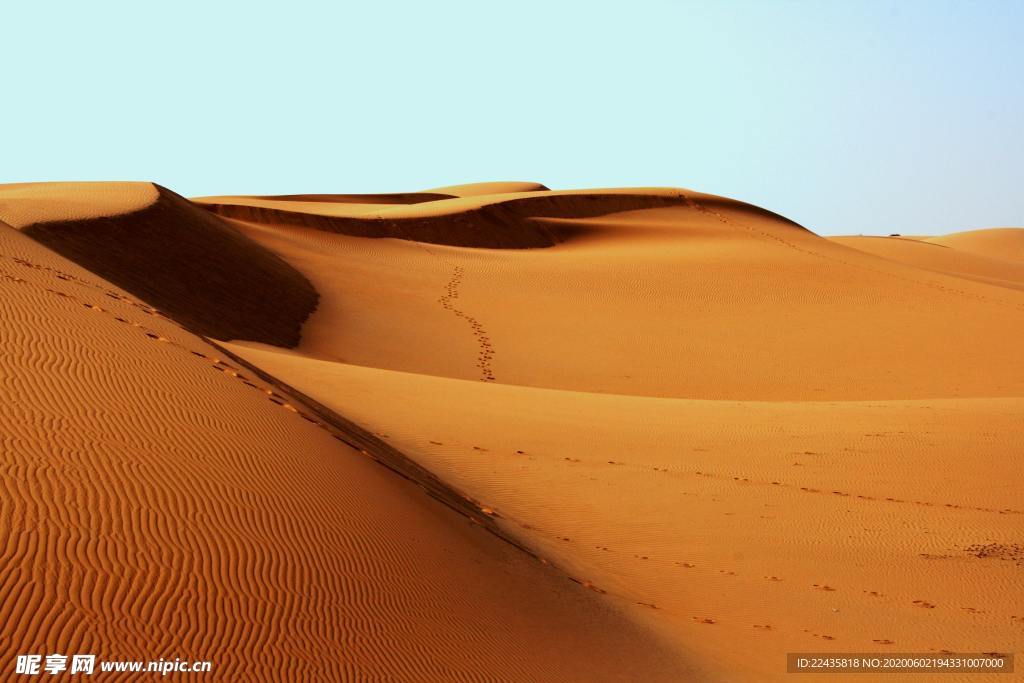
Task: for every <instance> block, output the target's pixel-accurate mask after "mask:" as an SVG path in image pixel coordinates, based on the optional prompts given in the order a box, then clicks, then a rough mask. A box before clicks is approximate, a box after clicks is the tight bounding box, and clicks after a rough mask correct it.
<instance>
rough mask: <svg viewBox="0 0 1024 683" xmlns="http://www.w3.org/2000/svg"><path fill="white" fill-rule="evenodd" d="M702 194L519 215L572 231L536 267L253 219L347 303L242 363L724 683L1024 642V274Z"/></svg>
mask: <svg viewBox="0 0 1024 683" xmlns="http://www.w3.org/2000/svg"><path fill="white" fill-rule="evenodd" d="M563 194H567V193H563ZM541 196H543V195H541ZM656 196H657V195H656ZM677 196H678V197H680V198H681V199H682V201H681V202H679V203H676V204H674V205H669V206H664V207H660V208H647V209H641V210H631V209H630V207H611V208H612V209H613V210H612V211H610V212H608V213H606V214H604V215H601V216H591V215H588V214H583V215H582V217H578V216H572V215H570V214H571V212H570V211H567V212H566V214H562V215H560V216H559V217H557V218H554V217H543V216H538V217H527V218H522V219H520V220H519V224H523V225H527V226H529V225H530V224H532V223H538V222H539V223H542V224H544V225H546V226H549V227H550V228H551V229H552V230H553V231H557V234H558V235H559V237H560V239H559V241H558V243H557V244H555V245H553V246H552V247H550V248H547V249H531V250H507V249H505V250H481V249H467V248H460V247H452V246H440V245H429V244H423V243H415V242H408V241H400V240H374V239H365V238H359V237H353V236H349V235H339V234H336V233H335V232H333V231H321V230H315V229H310V228H309V227H296V226H292V225H279V224H274V223H257V222H248V223H245V222H239V223H238V225H239V229H240V230H242V231H243V232H245V234H247V235H249V236H251V237H252V238H253V239H254V240H256V241H258V242H260V243H261V244H264V245H266V246H267V247H268V248H269V249H271V250H273V251H275V252H277V253H279V254H281V255H282V256H284V257H285V258H286V259H287V260H288V261H289V262H290V263H292V264H293V265H294V266H295V267H296V268H298V269H299V270H301V271H302V272H303V273H305V274H306V275H307V276H308V277H309V278H310V279H311V281H313V282H314V284H315V285H316V287H317V288H318V290H319V291H320V292H321V296H322V300H321V305H320V307H319V308H318V310H317V312H316V313H315V314H314V315H313V316H312V317H311V318H310V320H309V322H308V323H307V325H306V327H305V328H304V336H303V340H302V343H301V344H300V346H299V347H298V348H297V349H295V350H291V351H287V352H284V351H282V350H277V349H272V348H268V347H261V346H254V345H252V344H247V343H242V344H236V345H233V346H232V348H233V349H234V350H235V351H236V352H237V353H239V354H241V355H242V356H244V357H246V358H248V359H250V360H251V361H253V362H254V363H256V364H258V365H259V366H260V367H263V368H265V369H267V370H268V371H270V372H271V373H273V374H275V375H276V376H279V377H286V378H288V381H290V382H292V383H294V384H295V385H296V386H297V387H300V388H301V389H302V390H303V391H305V392H307V393H308V394H310V395H311V396H313V397H315V398H316V399H317V400H319V401H322V402H324V403H326V404H327V405H329V406H331V407H333V408H335V409H336V410H338V411H339V412H341V413H343V414H345V415H348V416H350V417H352V418H353V419H355V420H356V421H357V422H359V423H361V424H364V425H366V426H368V427H370V428H372V429H374V430H376V431H377V432H378V433H379V434H380V435H382V437H383V438H386V439H387V440H388V441H389V442H390V443H393V444H394V445H395V446H396V447H397V448H398V450H400V451H402V452H404V453H406V454H408V455H410V456H412V457H413V458H415V459H416V460H417V461H418V462H419V463H421V464H422V465H424V466H426V467H427V468H428V469H429V470H431V471H432V472H433V473H434V474H436V475H437V476H438V477H439V478H440V479H442V480H444V481H448V482H451V483H452V484H454V485H455V486H456V487H458V488H460V489H462V490H465V491H467V492H468V493H469V494H470V495H471V496H472V497H473V498H474V499H476V500H479V501H481V502H482V503H483V504H484V505H486V506H488V507H490V508H493V509H494V510H496V511H497V512H498V513H499V514H500V516H501V517H500V520H499V524H501V525H502V526H503V528H505V529H506V531H507V532H508V533H510V534H517V535H518V537H519V538H522V539H523V542H524V543H525V544H526V545H528V546H529V547H531V548H534V549H536V550H537V551H538V552H539V553H540V554H541V555H543V556H545V557H549V558H552V559H553V560H554V561H555V562H556V563H558V564H559V565H560V566H563V567H565V568H566V569H567V570H568V571H569V573H570V574H572V575H573V576H574V577H576V578H577V579H578V580H580V581H583V582H585V583H586V584H587V585H590V586H592V587H593V588H594V589H595V590H597V591H599V592H602V593H604V594H605V595H606V597H607V599H608V600H610V601H612V602H613V603H615V604H618V605H622V606H624V607H627V608H629V607H631V609H632V610H633V615H634V618H636V619H637V620H638V621H639V622H640V623H643V624H645V625H647V626H649V627H650V628H652V629H654V630H655V631H657V632H659V633H663V634H665V635H666V636H667V637H669V638H670V639H674V640H675V641H676V642H677V644H678V645H679V647H680V651H681V652H684V653H686V655H687V657H688V658H689V660H690V661H692V662H694V663H695V664H697V665H703V666H705V667H706V669H705V671H704V672H703V675H704V676H705V677H707V678H709V679H719V680H770V679H778V680H781V679H783V678H785V677H786V674H785V673H784V662H785V653H786V652H790V651H883V652H885V651H889V652H901V651H903V652H905V651H921V652H928V651H941V650H952V651H986V652H988V651H1013V650H1015V649H1018V646H1019V645H1020V644H1021V631H1020V623H1021V616H1022V615H1020V614H1018V612H1019V611H1020V610H1018V609H1016V608H1015V607H1014V606H1013V605H1015V604H1017V603H1019V599H1020V596H1021V595H1024V581H1022V578H1021V576H1022V575H1021V574H1020V567H1019V566H1018V564H1017V563H1018V561H1019V557H1020V552H1021V541H1020V531H1021V529H1022V524H1024V523H1022V522H1021V520H1022V519H1024V517H1022V515H1024V508H1022V507H1021V505H1020V501H1021V500H1024V484H1022V483H1021V482H1022V481H1024V477H1022V475H1024V471H1022V468H1021V464H1020V462H1019V458H1018V457H1016V456H1017V455H1018V454H1019V448H1018V447H1017V444H1018V443H1020V442H1022V441H1024V432H1022V428H1021V426H1020V420H1019V415H1020V413H1021V411H1022V409H1024V403H1022V401H1024V398H1022V397H1024V393H1022V392H1024V383H1022V382H1024V365H1022V359H1021V357H1020V354H1019V352H1018V350H1017V343H1016V341H1015V340H1016V339H1017V338H1019V337H1020V334H1021V332H1022V331H1024V293H1022V292H1020V291H1019V290H1017V289H1014V288H1008V287H1007V286H1005V282H1000V283H999V285H998V286H993V282H992V281H994V280H995V279H997V278H999V279H1001V280H1005V281H1012V279H1013V278H1014V277H1016V275H1015V273H1016V271H1014V270H1013V268H1015V266H1014V265H1013V264H1009V263H1005V264H994V263H992V262H990V261H987V260H985V259H983V258H982V257H977V258H974V259H973V260H972V259H971V258H963V259H960V261H958V264H959V270H957V272H955V273H953V272H952V271H953V270H954V269H952V268H951V266H950V264H948V263H937V264H932V265H926V264H925V263H922V262H915V261H913V260H912V259H902V260H901V259H896V258H895V257H894V255H890V256H893V258H879V257H878V256H877V255H873V254H869V253H865V252H864V251H863V250H861V249H859V248H856V249H854V248H850V247H849V246H845V245H844V244H843V243H842V241H838V242H835V241H830V240H826V239H822V238H820V237H818V236H816V235H814V234H813V233H811V232H808V231H806V230H804V229H802V228H800V227H799V226H796V225H794V224H793V223H791V222H789V221H786V220H785V219H782V218H780V217H778V216H775V215H774V214H771V213H769V212H765V211H761V210H757V209H756V208H754V207H749V206H746V205H743V204H741V203H734V202H731V201H730V200H725V199H722V198H716V197H710V196H707V195H700V194H698V193H693V192H689V191H681V192H679V193H678V195H677ZM511 200H512V201H518V196H516V195H511ZM473 201H474V206H487V205H492V204H496V205H501V204H503V203H506V202H508V201H509V197H508V196H505V197H502V196H499V195H495V196H491V197H476V198H474V199H473ZM451 203H452V202H450V201H449V202H445V201H441V202H435V203H432V204H424V205H417V206H416V207H413V209H415V210H417V211H419V210H435V211H436V208H435V209H431V208H430V207H438V206H442V205H444V204H451ZM567 205H569V206H571V203H567ZM614 209H622V210H614ZM399 210H404V209H399ZM910 247H911V248H915V247H920V249H931V250H934V251H940V250H942V251H946V250H945V249H944V248H943V247H939V246H936V245H928V246H923V245H910ZM961 262H962V263H961ZM963 263H968V265H966V266H965V265H963ZM997 266H998V267H997ZM965 268H966V269H970V268H973V269H974V275H975V276H977V277H973V278H972V279H964V277H963V274H962V272H960V271H962V270H964V269H965ZM337 272H344V273H345V274H346V277H345V278H344V279H343V280H342V279H339V278H336V277H332V276H331V275H330V274H331V273H337ZM982 340H983V341H982ZM1014 558H1018V559H1016V560H1015V559H1014ZM951 679H956V677H955V676H951ZM971 680H976V678H973V679H971Z"/></svg>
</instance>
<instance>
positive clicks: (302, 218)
mask: <svg viewBox="0 0 1024 683" xmlns="http://www.w3.org/2000/svg"><path fill="white" fill-rule="evenodd" d="M692 194H693V195H694V196H700V197H701V199H702V201H704V202H706V203H707V204H709V205H723V206H729V207H732V208H733V209H736V210H741V211H750V212H754V213H757V214H767V215H770V216H772V217H774V218H777V219H778V220H779V221H780V222H783V223H789V224H790V225H793V226H796V224H795V223H791V222H789V221H787V219H784V218H782V217H781V216H777V215H775V214H771V213H770V212H768V211H765V210H764V209H761V208H759V207H755V206H751V205H747V204H743V203H742V202H738V201H735V200H731V199H726V198H724V197H714V196H712V195H703V194H700V193H692ZM196 201H197V202H199V203H200V204H201V205H203V206H205V207H206V208H207V209H209V210H210V211H213V212H215V213H217V214H219V215H221V216H225V217H228V218H233V219H238V220H243V221H246V222H250V223H266V224H275V225H294V226H300V227H309V228H314V229H317V230H323V231H325V232H335V233H340V234H345V235H351V236H354V237H377V238H380V237H393V238H398V239H404V240H410V241H416V242H426V243H430V244H443V245H449V246H461V247H477V248H492V249H501V248H504V249H529V248H538V247H550V246H554V245H555V244H558V243H560V242H564V241H566V240H568V239H570V238H573V237H576V236H579V235H582V234H586V233H588V232H589V231H590V226H588V225H586V224H582V223H574V222H572V221H573V220H578V219H586V218H594V217H599V216H605V215H609V214H615V213H622V212H625V211H635V210H640V209H652V208H662V207H672V206H685V205H686V204H687V202H688V201H690V199H688V195H687V193H686V192H684V191H682V190H674V189H666V188H648V189H644V188H640V189H614V190H579V191H542V190H534V191H517V192H508V193H498V194H473V195H467V196H465V197H456V198H453V199H448V200H438V201H433V202H422V203H417V204H414V205H390V206H387V207H379V206H373V207H370V208H371V209H372V210H363V211H359V212H352V211H351V209H349V208H348V207H346V206H345V203H339V204H337V205H336V206H334V207H330V206H325V205H324V204H323V203H309V202H292V203H287V202H278V201H268V200H267V199H265V198H246V197H206V198H200V199H197V200H196ZM540 219H564V220H563V221H562V222H556V221H544V220H540ZM796 227H799V226H796Z"/></svg>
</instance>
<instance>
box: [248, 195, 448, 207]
mask: <svg viewBox="0 0 1024 683" xmlns="http://www.w3.org/2000/svg"><path fill="white" fill-rule="evenodd" d="M454 197H455V195H451V194H441V193H439V192H398V193H391V194H275V195H264V196H260V197H253V198H254V199H269V200H273V201H286V202H325V203H335V204H422V203H423V202H434V201H437V200H439V199H453V198H454Z"/></svg>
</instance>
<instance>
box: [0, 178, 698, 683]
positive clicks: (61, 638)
mask: <svg viewBox="0 0 1024 683" xmlns="http://www.w3.org/2000/svg"><path fill="white" fill-rule="evenodd" d="M0 191H2V190H0ZM62 217H63V218H68V217H69V216H68V214H66V213H64V214H62ZM80 227H81V228H82V229H84V230H87V229H89V227H90V221H84V222H83V223H82V224H81V226H80ZM0 291H2V297H0V307H2V316H0V321H2V323H0V325H2V326H0V330H2V336H3V339H4V342H3V348H4V353H3V355H2V358H0V378H2V380H0V381H2V383H0V395H2V402H0V443H2V449H0V452H2V454H3V469H2V485H3V489H4V495H3V496H2V497H0V506H2V514H0V519H3V520H4V532H5V533H4V534H3V539H4V542H3V544H2V546H0V552H2V553H3V557H4V561H3V563H2V565H0V566H2V574H0V582H2V586H3V590H2V591H0V644H2V646H0V658H2V659H3V661H4V662H5V664H4V666H5V667H6V666H8V663H10V665H11V666H13V661H14V659H15V655H16V654H24V653H46V654H49V653H51V652H55V651H56V652H63V653H65V654H68V653H89V652H91V653H96V654H99V655H100V656H101V657H102V658H107V659H117V658H125V659H139V660H155V659H158V658H161V657H163V658H168V659H174V658H175V657H182V658H187V659H197V660H210V661H212V662H213V673H212V674H208V675H204V676H203V679H204V680H215V681H238V680H266V681H281V680H408V681H424V680H436V681H441V680H466V681H469V680H473V681H478V680H547V681H564V680H608V681H617V680H626V679H628V678H630V677H632V676H634V675H639V676H642V677H643V678H644V679H650V680H665V681H674V680H680V678H685V677H686V676H687V671H691V670H693V669H692V668H684V664H683V662H682V660H681V658H680V657H679V655H678V654H677V653H676V652H675V651H674V649H670V648H668V647H667V646H662V645H660V644H659V642H658V641H657V640H656V639H652V637H651V635H650V634H649V633H648V632H647V631H646V630H644V629H643V628H642V627H640V626H638V625H635V624H634V623H633V622H632V621H631V620H629V619H628V618H627V617H626V616H624V615H623V614H622V613H621V612H619V611H618V610H617V609H616V608H615V607H614V606H612V605H608V604H606V603H605V602H604V601H602V600H601V599H600V596H598V595H597V594H596V593H594V592H593V591H589V590H587V589H586V588H585V587H583V586H580V585H579V584H576V583H574V582H572V581H570V580H568V579H567V578H566V577H565V575H564V574H563V573H562V572H559V571H557V570H555V569H554V568H552V567H550V566H545V565H544V564H543V563H541V562H539V561H538V560H536V559H535V558H533V557H532V556H531V555H529V554H528V553H526V552H523V551H522V550H520V549H519V548H517V547H516V546H514V545H512V544H510V543H509V542H507V541H506V540H503V539H502V538H500V537H499V536H498V535H496V534H495V533H493V532H491V531H489V530H488V528H489V527H490V526H491V522H490V521H489V518H488V517H487V515H486V513H484V512H482V511H480V510H479V509H478V508H476V507H475V506H473V509H474V510H475V513H476V514H475V515H470V514H468V513H467V511H466V510H467V509H469V507H470V506H469V504H468V502H467V501H463V502H465V503H466V504H465V505H462V506H461V507H458V506H455V507H453V506H450V505H446V504H444V503H443V502H442V501H441V500H439V498H441V497H443V496H440V495H439V494H438V492H437V491H436V490H435V491H433V492H432V493H434V495H428V490H425V488H424V487H423V486H421V485H422V484H423V482H417V481H410V480H408V479H406V478H403V477H401V476H398V475H397V474H396V473H395V472H394V471H393V470H392V469H390V468H389V467H382V466H381V464H380V462H378V459H377V457H378V454H377V453H376V452H375V451H376V450H378V449H374V447H373V446H372V445H367V446H365V447H364V448H363V449H357V448H353V447H352V446H350V445H348V444H347V443H346V442H345V441H343V440H341V439H346V440H348V441H350V442H353V443H356V441H354V437H353V436H352V435H351V434H345V433H340V434H339V433H338V431H337V430H335V429H333V428H332V427H331V425H330V424H328V423H327V422H326V421H325V420H324V419H323V414H322V413H318V412H316V411H315V410H314V409H313V408H311V407H309V406H307V405H305V404H303V403H302V402H301V401H300V400H297V399H295V398H294V397H292V396H290V395H289V394H288V392H287V391H286V390H285V389H283V388H282V387H280V386H276V385H274V384H271V383H269V382H267V381H265V380H263V379H261V378H260V376H258V375H257V374H256V372H254V371H253V370H250V369H248V368H245V367H243V366H242V365H240V364H239V363H236V362H235V361H233V360H231V359H230V358H229V357H228V356H226V355H225V354H224V353H223V352H222V351H221V350H220V349H219V348H217V347H216V346H215V345H214V344H213V343H212V342H210V341H207V340H206V339H204V338H203V337H201V336H198V335H196V334H194V333H192V332H189V331H187V330H186V329H184V328H182V327H181V326H180V325H178V324H177V323H176V322H174V321H172V320H170V319H169V318H167V317H165V316H164V315H162V314H160V313H159V312H157V311H156V310H155V309H154V308H153V307H151V306H150V305H149V304H148V303H143V302H141V301H139V300H137V299H136V298H135V297H134V296H132V295H131V294H129V293H127V292H125V291H124V290H123V289H120V288H118V287H117V286H115V285H113V284H112V283H111V282H109V281H107V280H104V279H102V278H100V277H98V276H97V275H96V274H95V273H92V272H89V271H87V270H85V269H84V268H81V267H80V266H78V265H76V264H75V263H73V262H71V261H69V260H67V259H65V258H63V257H61V256H59V255H57V254H55V253H54V252H53V251H50V250H49V249H47V248H46V247H44V246H42V245H41V244H39V243H37V242H35V241H33V240H31V239H30V238H29V237H28V236H27V235H26V234H25V232H19V231H17V230H14V229H13V228H11V227H9V226H7V225H0ZM363 450H366V452H365V453H364V452H362V451H363ZM429 483H430V482H427V484H429ZM426 488H427V489H429V486H427V487H426Z"/></svg>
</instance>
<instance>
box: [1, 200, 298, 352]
mask: <svg viewBox="0 0 1024 683" xmlns="http://www.w3.org/2000/svg"><path fill="white" fill-rule="evenodd" d="M117 187H119V188H122V191H121V194H123V195H130V196H131V197H133V198H134V197H136V196H139V197H141V196H149V194H150V193H152V194H153V199H152V200H151V201H150V203H149V204H147V205H145V206H143V207H141V208H134V209H133V210H132V211H130V212H123V213H122V212H119V213H117V214H116V215H111V216H103V217H100V216H96V215H94V214H91V213H89V212H88V211H84V212H83V211H79V210H78V204H76V205H75V206H74V209H75V212H74V213H67V214H65V213H62V210H61V209H60V208H59V207H60V205H61V200H60V197H61V193H62V192H65V191H68V189H67V186H64V185H62V186H60V187H58V188H56V189H55V190H53V191H52V193H43V192H42V191H41V190H37V192H36V193H35V194H34V195H33V200H34V201H33V204H32V208H31V210H30V211H25V210H22V208H21V206H20V205H17V204H16V205H15V206H14V207H13V208H14V212H15V213H16V215H19V216H20V217H24V216H25V215H32V216H35V217H36V218H37V220H36V221H35V222H33V223H29V224H26V223H22V224H21V226H20V227H21V229H22V230H23V231H24V232H25V234H27V235H29V236H30V237H32V238H33V239H34V240H36V241H38V242H41V243H43V244H45V245H46V246H48V247H50V248H51V249H52V250H54V251H56V252H57V253H59V254H62V255H63V256H66V257H67V258H69V259H71V260H73V261H75V262H77V263H78V264H80V265H82V266H84V267H85V268H87V269H88V270H90V271H92V272H93V273H96V274H97V275H100V276H101V277H103V278H105V279H107V280H109V281H110V282H112V283H114V284H116V285H118V286H119V287H121V288H123V289H124V290H126V291H128V292H130V293H132V294H134V295H135V296H137V297H139V298H142V299H145V300H146V301H147V302H148V303H150V304H152V305H154V306H156V307H157V308H159V309H160V310H162V311H164V312H166V313H167V314H168V315H169V316H170V317H172V318H174V319H175V320H177V321H178V322H181V323H182V324H184V325H186V326H187V327H189V328H190V329H192V330H193V331H196V332H199V333H200V334H205V335H208V336H211V337H215V338H218V339H235V338H241V339H252V340H257V341H263V342H266V343H270V344H278V345H284V346H291V345H294V344H296V343H298V340H299V331H300V329H301V326H302V323H303V322H305V320H306V318H307V317H308V316H309V314H310V313H311V312H312V311H313V309H314V308H315V307H316V302H317V294H316V291H315V290H314V289H313V287H312V285H310V284H309V281H308V280H307V279H306V278H305V277H303V276H302V275H301V274H300V273H299V272H298V271H296V270H295V269H294V268H292V267H291V266H289V265H288V264H287V263H285V262H284V261H282V260H281V259H280V258H279V257H278V256H276V255H275V254H272V253H271V252H269V251H267V250H266V249H264V248H263V247H260V246H259V245H258V244H256V243H254V242H252V241H251V240H249V239H248V238H246V237H244V236H243V235H241V234H240V233H238V231H236V230H235V229H234V228H233V227H231V226H230V225H228V224H227V223H225V222H224V221H222V220H221V219H219V218H217V217H216V216H214V215H211V214H210V213H209V212H207V211H203V210H201V209H199V208H198V207H196V206H195V205H193V204H192V203H190V202H189V201H187V200H186V199H184V198H183V197H180V196H178V195H176V194H175V193H173V192H171V191H170V190H167V189H166V188H163V187H157V186H154V185H152V184H151V183H137V184H135V185H132V186H131V187H126V186H125V184H118V186H117ZM90 190H95V191H97V192H99V195H100V196H101V197H103V198H104V199H105V200H106V198H107V195H108V193H109V192H110V190H109V189H108V186H107V184H92V183H84V184H77V185H73V186H72V187H71V191H72V192H73V193H74V196H76V197H82V198H83V199H81V200H80V202H79V203H82V204H84V203H87V202H86V199H84V198H87V197H88V196H89V195H88V193H89V191H90ZM11 194H12V191H9V190H8V189H7V188H6V186H0V211H3V212H4V213H5V214H6V213H7V211H6V210H5V209H4V208H3V207H4V206H6V205H7V201H8V200H7V197H9V196H11ZM13 194H14V196H15V197H16V198H17V197H19V195H20V194H21V193H20V192H19V191H18V190H17V189H15V190H14V191H13ZM36 195H43V196H42V197H40V198H37V197H36ZM118 196H121V195H120V194H119V195H118ZM126 206H127V205H125V206H121V205H118V207H117V208H118V209H124V208H126ZM99 208H100V209H103V208H109V207H108V203H107V202H101V203H100V204H99ZM58 216H62V217H63V218H62V219H60V220H58V219H57V217H58ZM82 219H90V220H88V221H87V222H84V223H83V221H82ZM8 222H9V221H8Z"/></svg>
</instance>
